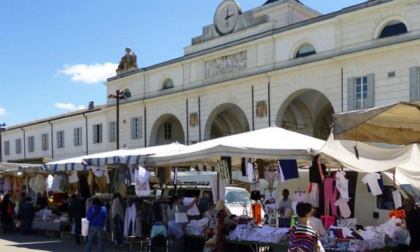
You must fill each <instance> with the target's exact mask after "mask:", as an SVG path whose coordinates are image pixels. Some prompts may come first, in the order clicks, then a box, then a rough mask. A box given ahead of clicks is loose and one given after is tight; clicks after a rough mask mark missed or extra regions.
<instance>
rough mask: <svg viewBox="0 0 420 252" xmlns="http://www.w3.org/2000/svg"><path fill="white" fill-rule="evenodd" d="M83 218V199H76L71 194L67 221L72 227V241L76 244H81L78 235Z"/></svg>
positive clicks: (74, 195)
mask: <svg viewBox="0 0 420 252" xmlns="http://www.w3.org/2000/svg"><path fill="white" fill-rule="evenodd" d="M83 217H85V202H84V200H83V199H78V198H77V195H76V194H72V195H71V198H70V202H69V220H70V223H72V225H74V240H75V242H76V244H81V242H80V234H81V231H82V218H83Z"/></svg>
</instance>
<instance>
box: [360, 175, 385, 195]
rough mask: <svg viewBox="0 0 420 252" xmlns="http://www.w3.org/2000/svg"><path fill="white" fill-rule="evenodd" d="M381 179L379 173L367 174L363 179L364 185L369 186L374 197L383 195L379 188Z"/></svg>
mask: <svg viewBox="0 0 420 252" xmlns="http://www.w3.org/2000/svg"><path fill="white" fill-rule="evenodd" d="M379 179H381V174H379V173H376V172H375V173H370V174H366V175H365V176H364V177H363V178H362V181H363V183H364V184H368V186H369V188H370V191H371V192H372V195H373V196H376V195H381V194H382V190H381V188H380V186H379V181H378V180H379Z"/></svg>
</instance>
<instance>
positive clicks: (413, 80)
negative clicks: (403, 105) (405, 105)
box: [410, 67, 420, 102]
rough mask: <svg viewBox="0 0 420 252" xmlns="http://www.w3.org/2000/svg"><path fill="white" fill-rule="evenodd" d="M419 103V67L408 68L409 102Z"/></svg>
mask: <svg viewBox="0 0 420 252" xmlns="http://www.w3.org/2000/svg"><path fill="white" fill-rule="evenodd" d="M416 101H420V67H412V68H410V102H416Z"/></svg>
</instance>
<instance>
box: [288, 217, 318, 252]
mask: <svg viewBox="0 0 420 252" xmlns="http://www.w3.org/2000/svg"><path fill="white" fill-rule="evenodd" d="M317 242H318V235H317V233H316V232H315V230H314V229H313V228H312V227H311V226H306V225H302V224H300V223H296V224H295V225H294V226H293V227H292V228H291V229H290V239H289V250H288V251H289V252H295V251H296V252H298V251H299V252H300V251H302V252H313V251H317V246H316V245H317Z"/></svg>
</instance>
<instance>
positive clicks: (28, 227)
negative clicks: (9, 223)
mask: <svg viewBox="0 0 420 252" xmlns="http://www.w3.org/2000/svg"><path fill="white" fill-rule="evenodd" d="M19 217H20V219H21V220H22V234H23V235H29V234H31V232H32V221H33V220H34V217H35V208H34V205H33V204H32V198H31V197H29V196H28V197H26V199H25V202H23V203H21V205H20V206H19Z"/></svg>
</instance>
